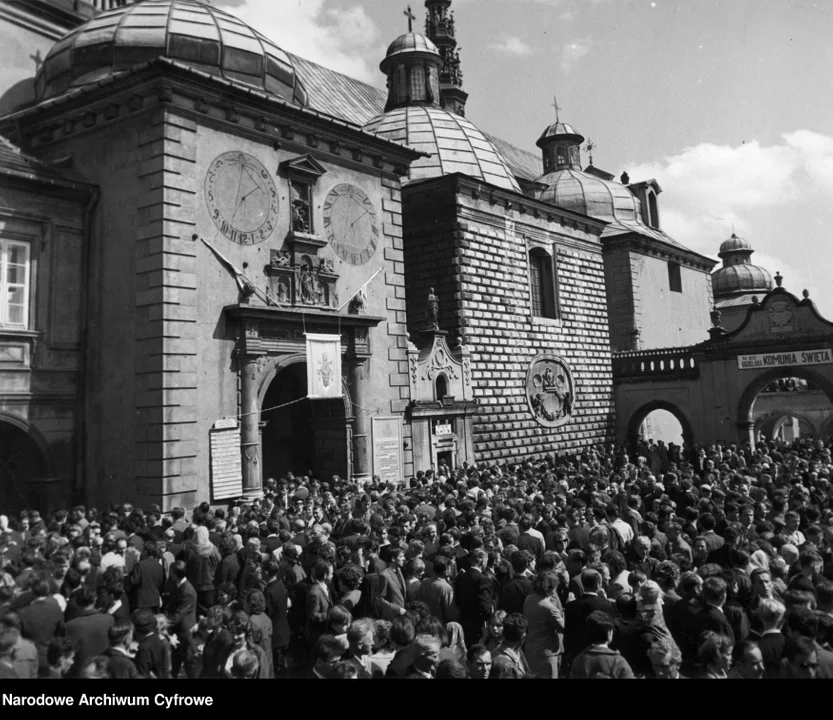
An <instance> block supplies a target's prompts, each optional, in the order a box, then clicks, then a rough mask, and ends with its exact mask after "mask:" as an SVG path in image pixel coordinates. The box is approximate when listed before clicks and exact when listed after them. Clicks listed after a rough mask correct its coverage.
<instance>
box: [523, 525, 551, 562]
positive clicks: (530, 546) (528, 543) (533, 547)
mask: <svg viewBox="0 0 833 720" xmlns="http://www.w3.org/2000/svg"><path fill="white" fill-rule="evenodd" d="M532 523H533V518H532V515H524V516H522V517H521V519H520V520H519V521H518V529H519V530H520V531H521V534H520V536H519V537H518V542H517V543H516V544H517V546H518V549H519V550H526V551H527V552H529V553H531V554H532V557H534V558H535V562H541V559H542V558H543V557H544V552H545V551H546V548H545V547H544V543H543V542H542V541H541V538H539V537H536V536H535V535H531V534H530V532H529V531H530V530H531V529H532Z"/></svg>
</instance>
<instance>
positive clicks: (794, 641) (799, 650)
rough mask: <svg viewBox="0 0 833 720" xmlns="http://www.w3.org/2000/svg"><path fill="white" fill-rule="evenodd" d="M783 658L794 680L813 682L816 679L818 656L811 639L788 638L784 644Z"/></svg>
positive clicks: (800, 636)
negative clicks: (785, 659)
mask: <svg viewBox="0 0 833 720" xmlns="http://www.w3.org/2000/svg"><path fill="white" fill-rule="evenodd" d="M784 657H786V658H787V662H788V663H789V665H790V670H791V671H792V676H793V677H794V678H799V679H804V680H814V679H816V678H817V677H818V671H819V656H818V651H817V650H816V644H815V643H814V642H813V640H812V638H809V637H804V636H802V635H796V636H794V637H788V638H787V641H786V643H784Z"/></svg>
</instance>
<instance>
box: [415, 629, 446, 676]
mask: <svg viewBox="0 0 833 720" xmlns="http://www.w3.org/2000/svg"><path fill="white" fill-rule="evenodd" d="M411 647H412V651H413V658H414V667H416V668H417V670H419V671H420V672H426V673H430V674H431V675H433V674H434V673H435V672H436V669H437V665H439V664H440V641H439V640H438V639H437V638H436V637H434V636H433V635H417V636H416V637H415V638H414V641H413V643H411Z"/></svg>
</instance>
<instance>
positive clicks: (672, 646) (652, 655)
mask: <svg viewBox="0 0 833 720" xmlns="http://www.w3.org/2000/svg"><path fill="white" fill-rule="evenodd" d="M648 659H649V660H650V661H651V668H652V669H653V671H654V677H656V678H658V679H660V680H674V679H676V678H677V676H678V675H679V671H680V665H681V664H682V662H683V655H682V653H681V652H680V648H679V647H678V646H677V643H675V642H674V641H673V640H672V639H671V638H667V639H662V640H658V641H656V642H654V643H652V644H651V646H650V647H649V648H648Z"/></svg>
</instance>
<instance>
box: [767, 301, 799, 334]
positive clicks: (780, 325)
mask: <svg viewBox="0 0 833 720" xmlns="http://www.w3.org/2000/svg"><path fill="white" fill-rule="evenodd" d="M768 314H769V321H770V323H771V326H770V332H774V333H782V332H790V331H792V329H793V325H792V319H793V311H792V310H791V309H790V306H789V303H786V302H774V303H772V304H771V305H770V306H769V311H768Z"/></svg>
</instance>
